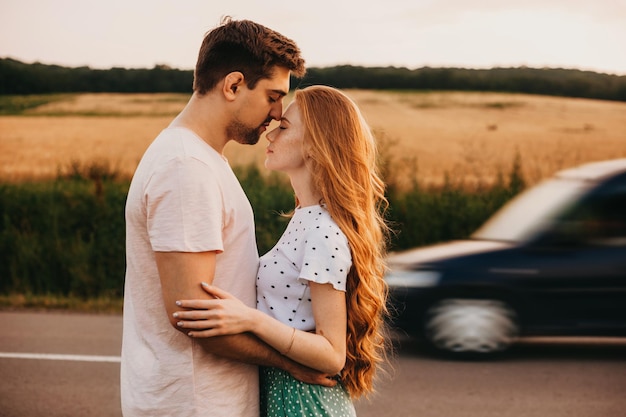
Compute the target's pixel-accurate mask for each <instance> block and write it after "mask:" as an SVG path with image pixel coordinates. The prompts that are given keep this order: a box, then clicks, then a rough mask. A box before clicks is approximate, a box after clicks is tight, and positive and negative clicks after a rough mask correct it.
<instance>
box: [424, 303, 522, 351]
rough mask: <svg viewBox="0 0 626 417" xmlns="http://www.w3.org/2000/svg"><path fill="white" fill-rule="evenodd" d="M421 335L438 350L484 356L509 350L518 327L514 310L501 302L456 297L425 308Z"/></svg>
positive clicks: (517, 332) (516, 334)
mask: <svg viewBox="0 0 626 417" xmlns="http://www.w3.org/2000/svg"><path fill="white" fill-rule="evenodd" d="M424 333H425V336H426V339H427V340H428V342H429V343H430V344H431V345H432V346H433V347H434V348H435V349H436V350H438V351H441V352H445V353H448V354H454V355H457V356H461V355H466V354H470V355H472V354H474V355H476V354H478V355H483V356H486V355H489V354H495V353H498V352H503V351H504V350H506V349H507V348H508V347H510V346H511V344H512V343H513V342H514V341H515V340H516V338H517V336H518V334H519V326H518V322H517V315H516V313H515V311H514V310H513V309H512V308H511V307H509V306H508V305H507V304H506V303H504V302H502V301H498V300H477V299H460V298H455V299H445V300H441V301H439V302H437V303H435V304H434V305H433V306H432V307H431V308H429V309H428V312H427V314H426V322H425V324H424Z"/></svg>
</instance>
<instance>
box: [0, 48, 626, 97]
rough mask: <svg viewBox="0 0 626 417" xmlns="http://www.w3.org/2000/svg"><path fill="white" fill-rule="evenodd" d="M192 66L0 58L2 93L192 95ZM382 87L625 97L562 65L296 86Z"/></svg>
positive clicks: (375, 75)
mask: <svg viewBox="0 0 626 417" xmlns="http://www.w3.org/2000/svg"><path fill="white" fill-rule="evenodd" d="M192 82H193V71H192V70H181V69H175V68H170V67H168V66H165V65H157V66H155V67H154V68H151V69H147V68H144V69H132V68H131V69H127V68H117V67H114V68H111V69H92V68H90V67H75V68H70V67H63V66H58V65H47V64H42V63H38V62H37V63H33V64H27V63H23V62H21V61H18V60H15V59H11V58H0V95H25V94H47V93H79V92H94V93H96V92H111V93H165V92H171V93H189V92H191V87H192ZM311 84H325V85H331V86H334V87H337V88H359V89H380V90H452V91H494V92H496V91H497V92H511V93H527V94H542V95H552V96H562V97H580V98H594V99H602V100H615V101H626V76H623V75H613V74H603V73H597V72H592V71H581V70H576V69H559V68H527V67H518V68H492V69H464V68H430V67H423V68H418V69H408V68H400V67H362V66H352V65H340V66H334V67H326V68H309V69H308V71H307V74H306V76H305V77H304V78H303V79H293V80H292V85H293V86H297V87H304V86H307V85H311Z"/></svg>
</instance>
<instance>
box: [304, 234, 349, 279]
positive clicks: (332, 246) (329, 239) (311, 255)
mask: <svg viewBox="0 0 626 417" xmlns="http://www.w3.org/2000/svg"><path fill="white" fill-rule="evenodd" d="M351 266H352V257H351V255H350V247H349V245H348V239H347V238H346V236H345V235H344V234H343V232H342V231H341V229H339V227H338V226H336V225H330V226H328V227H322V228H315V229H313V230H311V231H310V232H309V233H307V235H306V240H305V242H304V256H303V261H302V268H301V270H300V280H301V281H302V280H306V281H313V282H316V283H318V284H328V283H330V284H332V285H333V288H335V289H336V290H339V291H345V290H346V278H347V276H348V271H349V270H350V267H351Z"/></svg>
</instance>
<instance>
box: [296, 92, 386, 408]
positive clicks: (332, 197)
mask: <svg viewBox="0 0 626 417" xmlns="http://www.w3.org/2000/svg"><path fill="white" fill-rule="evenodd" d="M294 100H295V101H296V103H297V104H298V106H299V109H300V113H301V117H302V119H303V121H304V125H305V134H304V153H305V155H306V156H307V158H306V161H307V164H308V167H309V169H310V172H311V173H312V177H313V187H314V188H315V189H316V190H318V191H320V193H321V195H322V203H324V204H325V205H326V207H327V209H328V211H329V213H330V215H331V217H332V218H333V220H334V221H335V222H336V223H337V224H338V226H339V227H340V228H341V230H342V231H343V232H344V234H345V235H346V237H347V238H348V242H349V245H350V250H351V252H352V267H351V268H350V271H349V273H348V280H347V286H346V306H347V313H348V317H347V318H348V323H347V324H348V325H347V345H346V351H347V354H346V365H345V367H344V369H343V371H342V382H343V384H344V385H345V387H346V389H347V390H348V392H349V393H350V395H351V396H352V397H359V396H361V395H364V394H368V393H369V392H371V391H373V384H374V377H375V375H376V370H377V368H378V365H379V364H380V363H381V362H382V361H383V360H384V359H385V357H386V348H387V338H386V337H385V336H386V335H385V318H386V316H387V314H388V312H387V307H386V300H387V292H388V290H387V285H386V283H385V281H384V280H383V274H384V272H385V268H386V265H385V261H384V256H385V251H386V245H387V237H388V232H389V229H388V227H387V225H386V223H385V219H384V212H385V210H386V209H387V207H388V202H387V199H386V198H385V185H384V183H383V181H382V180H381V178H380V177H379V174H378V168H377V161H376V155H377V153H376V143H375V140H374V137H373V135H372V132H371V130H370V128H369V126H368V125H367V123H366V122H365V120H364V118H363V116H362V115H361V112H360V111H359V109H358V107H357V106H356V104H355V103H354V102H353V101H352V100H351V99H350V98H349V97H348V96H347V95H345V94H344V93H342V92H341V91H339V90H337V89H335V88H332V87H326V86H311V87H307V88H304V89H302V90H296V92H295V94H294Z"/></svg>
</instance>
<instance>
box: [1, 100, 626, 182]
mask: <svg viewBox="0 0 626 417" xmlns="http://www.w3.org/2000/svg"><path fill="white" fill-rule="evenodd" d="M346 93H347V94H348V95H349V96H350V97H352V98H353V100H354V101H355V102H356V103H357V104H358V105H359V107H360V108H361V111H362V113H363V115H364V116H365V118H366V120H368V122H369V124H370V126H371V127H372V129H373V131H374V132H375V134H376V136H377V137H378V138H379V142H380V148H381V151H382V152H384V153H385V154H386V155H388V156H390V157H391V159H392V161H393V163H392V165H393V167H394V171H395V172H396V174H397V175H401V176H402V177H403V179H405V180H413V179H415V180H417V181H418V182H420V183H424V184H440V183H441V182H443V181H444V179H445V178H446V177H447V178H449V179H452V180H455V181H462V182H476V181H479V182H486V183H489V182H491V181H493V180H494V179H495V178H496V177H497V176H498V174H499V173H504V174H506V173H508V172H509V171H510V169H511V167H512V165H513V161H514V159H515V157H516V155H518V156H519V158H520V161H521V166H522V173H523V176H524V178H525V180H526V181H527V182H528V183H529V184H532V183H535V182H537V181H539V180H541V179H543V178H545V177H547V176H550V175H552V174H553V173H554V172H555V171H557V170H559V169H562V168H565V167H570V166H574V165H577V164H580V163H583V162H588V161H596V160H602V159H611V158H620V157H621V158H623V157H626V103H622V102H610V101H601V100H588V99H573V98H559V97H547V96H536V95H523V94H504V93H469V92H463V93H461V92H389V91H374V90H346ZM187 98H188V96H186V95H179V94H77V95H68V96H67V97H66V98H65V99H64V100H61V101H56V102H53V103H49V104H46V105H42V106H39V107H37V108H34V109H31V110H28V111H27V112H25V113H24V114H23V115H19V116H0V164H1V168H0V179H1V180H3V181H22V180H37V179H43V178H50V177H54V176H56V175H57V174H58V172H60V171H62V170H63V169H65V168H67V167H68V166H69V165H70V164H72V163H76V162H78V163H81V164H91V163H107V164H109V166H110V167H112V168H113V169H115V170H117V171H119V172H120V173H121V174H122V175H124V176H128V177H130V176H131V175H132V173H133V172H134V170H135V168H136V166H137V163H138V162H139V160H140V158H141V155H142V154H143V152H144V150H145V149H146V147H147V146H148V145H149V144H150V142H151V141H152V140H153V139H154V137H155V136H156V135H158V133H159V131H160V130H162V129H163V128H165V127H166V126H167V125H168V124H169V122H170V121H171V120H172V118H173V117H174V116H175V115H176V114H177V113H178V112H179V111H180V110H181V109H182V108H183V107H184V105H185V103H186V101H187ZM290 99H291V97H290V96H289V97H287V99H286V103H287V102H289V101H290ZM265 144H266V142H265V139H264V138H262V140H261V141H260V143H259V144H257V145H255V146H242V145H238V144H229V145H228V146H227V147H226V150H225V154H226V156H227V157H228V158H229V160H230V161H231V163H232V164H233V165H239V164H250V163H254V164H259V165H262V164H263V159H264V149H265Z"/></svg>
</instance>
